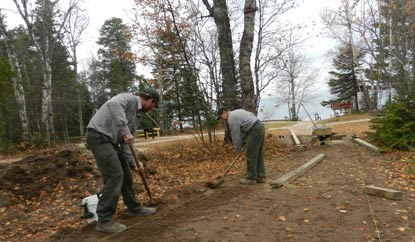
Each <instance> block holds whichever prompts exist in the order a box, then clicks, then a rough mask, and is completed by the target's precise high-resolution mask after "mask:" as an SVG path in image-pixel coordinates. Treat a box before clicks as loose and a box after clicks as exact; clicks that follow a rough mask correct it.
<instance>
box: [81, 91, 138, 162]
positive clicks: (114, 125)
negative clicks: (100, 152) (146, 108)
mask: <svg viewBox="0 0 415 242" xmlns="http://www.w3.org/2000/svg"><path fill="white" fill-rule="evenodd" d="M141 108H142V106H141V98H140V97H138V96H135V95H133V94H131V93H120V94H118V95H116V96H114V97H112V98H111V99H110V100H108V101H107V102H105V103H104V104H103V105H102V106H101V107H100V108H99V109H98V111H97V112H96V113H95V115H94V116H93V117H92V119H91V120H90V121H89V124H88V126H87V128H92V129H95V130H96V131H98V132H99V133H102V134H104V135H106V136H108V137H109V138H111V140H112V143H113V144H116V145H120V146H121V149H122V152H123V157H124V158H125V159H126V160H127V161H128V162H129V163H130V165H133V164H135V162H134V158H133V156H132V154H131V151H130V149H129V147H128V145H127V144H126V143H125V142H124V140H123V137H124V136H125V135H127V134H129V133H131V134H132V135H134V134H135V130H136V129H137V126H138V123H139V122H140V116H139V113H140V110H141Z"/></svg>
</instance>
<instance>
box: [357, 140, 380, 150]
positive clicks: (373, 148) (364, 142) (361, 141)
mask: <svg viewBox="0 0 415 242" xmlns="http://www.w3.org/2000/svg"><path fill="white" fill-rule="evenodd" d="M352 140H353V141H354V142H356V143H358V144H359V145H363V146H365V147H367V148H369V149H371V150H373V151H375V152H377V153H379V152H380V150H379V148H378V147H376V146H374V145H372V144H370V143H368V142H366V141H364V140H361V139H359V138H352Z"/></svg>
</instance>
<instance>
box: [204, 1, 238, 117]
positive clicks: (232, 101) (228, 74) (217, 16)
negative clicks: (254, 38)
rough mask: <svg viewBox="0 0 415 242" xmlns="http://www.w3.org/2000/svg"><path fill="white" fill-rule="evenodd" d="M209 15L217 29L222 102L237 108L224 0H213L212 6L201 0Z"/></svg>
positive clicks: (230, 38) (233, 61)
mask: <svg viewBox="0 0 415 242" xmlns="http://www.w3.org/2000/svg"><path fill="white" fill-rule="evenodd" d="M203 3H204V4H205V6H206V8H207V9H208V11H209V13H210V15H211V16H212V17H213V18H214V20H215V24H216V27H217V29H218V44H219V53H220V62H221V72H222V81H223V99H224V104H225V106H227V107H228V108H229V109H236V108H239V107H240V105H239V104H238V100H237V90H236V86H237V81H236V76H235V60H234V55H233V46H232V33H231V26H230V22H229V16H228V7H227V5H226V0H214V1H213V7H211V6H210V4H209V2H208V1H207V0H203Z"/></svg>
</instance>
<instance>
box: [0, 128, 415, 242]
mask: <svg viewBox="0 0 415 242" xmlns="http://www.w3.org/2000/svg"><path fill="white" fill-rule="evenodd" d="M368 127H369V126H368V124H367V123H353V124H347V125H346V124H342V125H338V126H334V127H333V131H334V132H336V133H340V134H352V133H354V134H357V135H358V136H359V137H362V138H364V137H365V136H364V133H365V132H366V131H367V130H368ZM272 133H273V134H272V135H270V133H267V134H268V137H267V139H266V148H265V149H266V151H265V153H266V164H267V170H268V177H269V179H276V178H278V177H280V176H281V175H283V174H285V173H286V172H289V171H290V170H292V169H294V168H297V167H298V166H300V165H301V164H303V163H304V162H306V161H307V158H311V157H312V156H313V155H315V154H317V153H320V152H325V153H327V159H326V160H324V161H323V162H322V163H321V164H319V165H318V166H317V167H315V168H313V170H312V171H310V172H309V173H306V174H305V175H304V176H302V177H300V178H299V179H297V180H296V181H295V182H293V183H292V184H290V185H288V186H285V187H283V188H281V189H280V190H279V189H278V190H275V189H270V188H269V187H267V185H258V186H252V187H245V186H240V185H239V184H238V183H237V180H238V178H239V177H241V176H243V173H244V171H245V161H244V159H241V161H240V162H238V163H237V166H236V167H235V168H234V169H232V170H231V172H230V174H229V175H228V177H227V178H226V181H225V184H224V185H222V186H221V187H219V188H217V189H215V190H212V189H208V188H206V186H205V183H206V181H211V180H214V178H216V177H218V176H220V175H222V173H223V171H224V170H225V169H226V167H227V166H228V165H229V162H230V161H231V160H232V159H233V158H234V157H235V155H236V153H235V151H234V150H233V148H232V147H230V146H228V145H223V144H222V142H221V141H217V143H216V144H214V145H210V146H203V145H200V144H199V143H197V142H191V141H186V142H185V141H177V142H173V143H166V144H158V145H154V146H151V148H150V150H148V151H147V152H145V155H146V156H147V158H148V159H149V161H148V165H147V169H146V171H147V174H148V176H149V177H148V181H149V183H150V188H151V191H152V192H153V196H154V197H155V198H156V199H157V200H160V201H162V203H161V204H160V205H159V206H158V213H157V215H156V216H149V217H146V218H137V219H133V220H129V219H127V218H126V217H125V207H124V206H123V204H122V201H120V203H119V209H118V212H117V214H116V218H117V219H119V220H120V221H122V222H124V223H126V224H127V225H129V228H134V229H131V230H130V229H129V230H128V231H126V232H125V233H122V234H120V235H119V236H118V235H117V236H112V237H110V238H107V237H105V236H106V235H103V234H99V233H97V232H95V231H94V230H93V223H92V224H87V223H86V221H85V220H82V219H80V218H79V217H80V215H81V214H82V210H81V208H80V207H79V205H80V202H81V198H83V197H85V196H88V195H90V194H93V193H95V192H97V191H99V187H100V185H101V183H100V179H99V172H98V171H97V169H96V165H95V161H94V159H93V157H92V155H91V154H90V152H88V151H86V150H84V149H80V148H76V147H66V148H60V149H56V150H49V151H42V152H39V153H37V154H34V155H31V156H29V157H26V158H25V159H23V160H21V161H18V162H14V163H9V164H0V225H1V226H0V241H76V240H78V241H97V240H102V241H107V240H111V241H252V239H253V238H255V237H251V235H252V236H254V231H255V229H254V228H255V226H257V228H258V231H257V232H258V233H260V234H261V235H257V236H258V237H257V239H259V240H257V241H277V240H284V239H290V240H291V241H334V240H332V239H335V241H352V240H341V239H340V240H339V238H336V234H338V235H348V236H351V237H350V238H357V240H353V241H374V240H377V239H378V238H377V237H379V236H380V237H381V238H383V240H384V241H411V240H412V241H415V237H414V234H415V224H414V223H415V222H414V221H415V214H414V205H413V204H414V201H415V195H414V194H415V193H414V192H415V176H414V169H415V168H414V164H415V161H414V159H415V153H411V152H394V153H387V154H381V155H375V154H373V153H371V152H370V151H369V150H366V149H364V148H362V147H355V145H354V144H337V143H333V144H327V145H325V146H317V145H307V146H306V148H304V149H302V150H297V149H295V148H294V147H293V146H290V145H288V146H287V145H286V143H282V142H281V141H280V140H279V138H278V134H277V131H273V132H272ZM335 162H339V163H338V164H336V163H335ZM135 181H136V182H135V189H136V191H137V193H138V197H139V199H140V200H141V201H143V202H145V201H147V194H146V193H145V190H144V189H143V186H142V184H141V181H140V179H139V177H138V176H135ZM362 182H364V183H365V184H369V183H374V184H375V185H377V186H383V187H387V188H391V189H399V190H401V191H403V192H404V199H402V200H398V201H392V200H385V199H382V198H377V197H376V198H371V200H372V202H373V203H375V204H373V206H374V207H375V213H374V214H375V215H377V216H378V217H377V218H376V219H377V220H378V221H379V223H378V224H376V226H374V225H373V223H372V220H373V219H371V216H370V214H371V213H370V211H369V209H368V208H367V201H366V197H365V196H364V194H363V193H362V192H361V185H362ZM324 206H326V207H324ZM376 209H378V211H376ZM261 214H262V215H261ZM261 216H262V217H261ZM250 224H251V225H252V226H251V227H253V228H252V229H251V228H250V226H249V225H250ZM166 226H167V227H166ZM168 226H170V227H171V226H173V228H170V227H168ZM247 226H248V227H247ZM258 226H259V227H258ZM375 227H377V228H379V227H381V230H382V231H381V232H377V231H376V229H375ZM262 230H264V231H262ZM203 231H205V232H203ZM244 231H245V232H244ZM135 233H136V234H135ZM137 233H138V234H137ZM205 233H206V234H205ZM340 238H342V237H340ZM344 238H345V237H344Z"/></svg>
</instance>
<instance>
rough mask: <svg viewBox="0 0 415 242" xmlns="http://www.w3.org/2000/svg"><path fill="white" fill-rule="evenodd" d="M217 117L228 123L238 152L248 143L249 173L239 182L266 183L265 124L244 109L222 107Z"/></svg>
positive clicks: (249, 183)
mask: <svg viewBox="0 0 415 242" xmlns="http://www.w3.org/2000/svg"><path fill="white" fill-rule="evenodd" d="M217 119H221V120H222V121H224V122H226V123H227V126H228V127H229V131H230V133H231V137H232V144H233V146H234V147H235V149H236V151H237V152H238V153H241V152H242V147H243V144H244V143H246V159H247V175H246V178H243V179H241V180H240V181H239V183H241V184H244V185H253V184H256V183H265V177H266V173H265V163H264V134H265V130H264V125H263V124H262V122H261V121H259V119H257V117H255V115H254V114H253V113H251V112H248V111H245V110H243V109H236V110H234V111H229V110H228V109H226V108H220V109H219V111H218V117H217Z"/></svg>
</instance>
